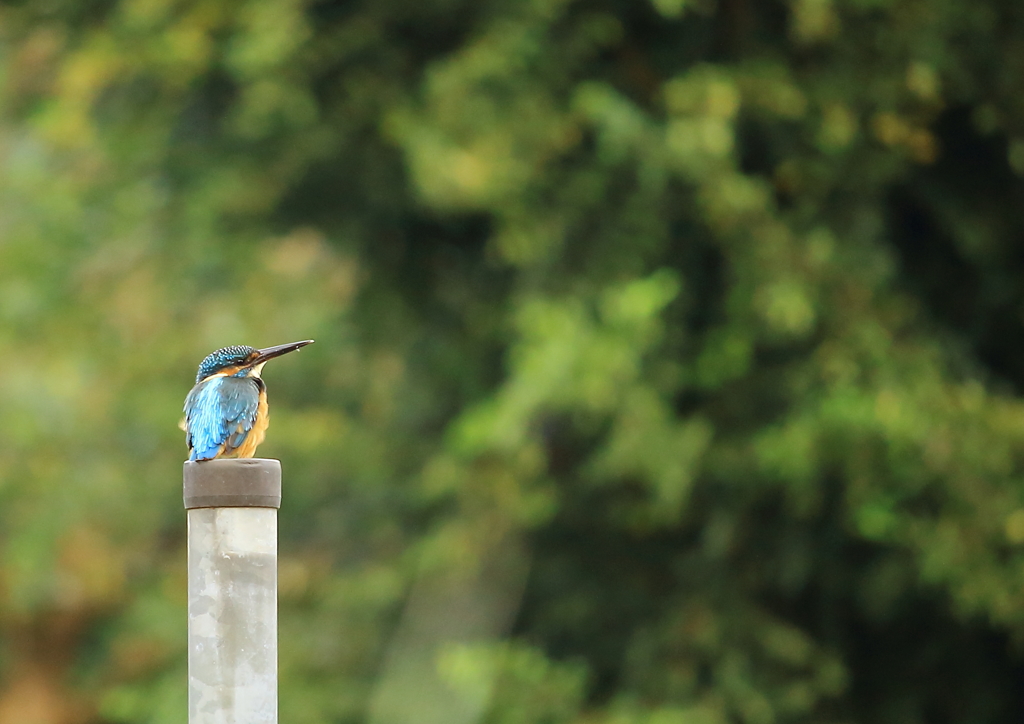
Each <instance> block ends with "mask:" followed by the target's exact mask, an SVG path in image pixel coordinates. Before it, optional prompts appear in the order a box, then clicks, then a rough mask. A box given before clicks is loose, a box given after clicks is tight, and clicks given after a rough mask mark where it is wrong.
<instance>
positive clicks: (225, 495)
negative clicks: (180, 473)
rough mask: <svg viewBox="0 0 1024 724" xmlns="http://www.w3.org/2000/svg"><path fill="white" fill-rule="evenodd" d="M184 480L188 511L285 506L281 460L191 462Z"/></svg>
mask: <svg viewBox="0 0 1024 724" xmlns="http://www.w3.org/2000/svg"><path fill="white" fill-rule="evenodd" d="M184 482H185V485H184V493H185V509H186V510H191V509H192V508H280V507H281V461H280V460H269V459H267V458H238V459H227V460H205V461H203V462H192V461H187V462H186V463H185V471H184Z"/></svg>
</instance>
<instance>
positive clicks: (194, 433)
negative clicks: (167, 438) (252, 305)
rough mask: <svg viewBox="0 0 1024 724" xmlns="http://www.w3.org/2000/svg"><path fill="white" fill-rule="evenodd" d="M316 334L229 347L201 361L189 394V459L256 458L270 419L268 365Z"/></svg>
mask: <svg viewBox="0 0 1024 724" xmlns="http://www.w3.org/2000/svg"><path fill="white" fill-rule="evenodd" d="M312 343H313V340H311V339H307V340H303V341H302V342H291V343H289V344H279V345H277V346H276V347H267V348H266V349H255V348H254V347H247V346H245V345H234V346H232V347H224V348H222V349H218V350H217V351H216V352H213V353H211V354H209V355H207V357H206V359H204V360H203V361H202V362H201V363H200V365H199V372H198V373H197V374H196V386H195V387H193V388H192V390H191V392H189V393H188V397H186V398H185V419H184V420H183V421H182V427H183V428H184V429H185V442H187V443H188V450H189V455H188V459H189V460H215V459H217V458H251V457H252V456H253V455H254V454H255V453H256V448H257V446H258V445H259V444H260V443H261V442H263V438H264V437H266V434H267V425H268V424H269V423H270V413H269V411H268V408H267V386H266V384H265V383H264V382H263V380H262V379H261V378H260V374H261V373H262V372H263V365H265V364H266V363H267V362H268V361H269V360H272V359H273V358H274V357H280V356H281V355H283V354H287V353H288V352H294V351H295V350H297V349H299V348H300V347H305V346H306V345H307V344H312Z"/></svg>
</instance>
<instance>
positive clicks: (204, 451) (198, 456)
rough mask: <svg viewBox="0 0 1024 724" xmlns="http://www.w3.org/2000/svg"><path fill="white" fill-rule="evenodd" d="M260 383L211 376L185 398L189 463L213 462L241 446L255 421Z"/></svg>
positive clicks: (246, 379) (250, 380)
mask: <svg viewBox="0 0 1024 724" xmlns="http://www.w3.org/2000/svg"><path fill="white" fill-rule="evenodd" d="M259 402H260V390H259V383H258V382H257V381H256V380H255V379H253V378H249V377H210V378H207V379H205V380H203V381H202V382H200V383H199V384H197V385H196V386H195V387H193V388H192V391H191V392H189V393H188V397H186V398H185V431H186V438H187V442H188V446H189V449H190V450H191V453H190V454H189V460H210V459H212V458H215V457H217V455H219V454H220V453H221V452H230V451H231V450H234V449H235V448H237V447H239V446H240V445H241V444H242V443H243V442H244V441H245V438H246V436H247V435H248V434H249V431H250V430H252V427H253V425H254V424H255V422H256V413H257V410H258V409H259Z"/></svg>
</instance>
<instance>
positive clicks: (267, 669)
mask: <svg viewBox="0 0 1024 724" xmlns="http://www.w3.org/2000/svg"><path fill="white" fill-rule="evenodd" d="M184 498H185V509H186V510H187V511H188V721H189V724H277V509H278V508H279V507H280V506H281V463H280V462H279V461H277V460H265V459H261V458H250V459H238V460H209V461H206V462H186V463H185V470H184Z"/></svg>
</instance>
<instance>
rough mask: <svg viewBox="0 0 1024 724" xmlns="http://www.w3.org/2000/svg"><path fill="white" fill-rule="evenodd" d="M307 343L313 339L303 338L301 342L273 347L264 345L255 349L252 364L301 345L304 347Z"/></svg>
mask: <svg viewBox="0 0 1024 724" xmlns="http://www.w3.org/2000/svg"><path fill="white" fill-rule="evenodd" d="M307 344H313V340H311V339H304V340H302V341H301V342H289V343H288V344H279V345H277V346H275V347H266V348H265V349H258V350H256V360H255V361H254V362H253V363H252V364H254V365H258V364H262V363H263V362H266V361H267V360H270V359H274V357H280V356H281V355H283V354H288V353H289V352H294V351H295V350H297V349H299V348H301V347H305V346H306V345H307Z"/></svg>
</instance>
